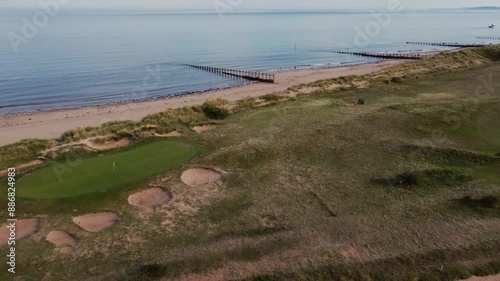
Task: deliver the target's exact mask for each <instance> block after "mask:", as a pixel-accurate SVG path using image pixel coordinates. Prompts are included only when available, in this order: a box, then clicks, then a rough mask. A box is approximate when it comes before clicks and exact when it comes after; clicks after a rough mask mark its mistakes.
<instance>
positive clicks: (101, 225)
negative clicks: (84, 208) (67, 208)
mask: <svg viewBox="0 0 500 281" xmlns="http://www.w3.org/2000/svg"><path fill="white" fill-rule="evenodd" d="M117 221H118V215H117V214H115V213H111V212H106V213H96V214H88V215H83V216H80V217H75V218H73V222H74V223H76V224H77V225H78V226H80V227H81V228H83V229H85V230H87V231H89V232H100V231H103V230H105V229H106V228H108V227H110V226H112V225H114V224H115V223H116V222H117Z"/></svg>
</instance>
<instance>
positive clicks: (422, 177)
mask: <svg viewBox="0 0 500 281" xmlns="http://www.w3.org/2000/svg"><path fill="white" fill-rule="evenodd" d="M472 180H474V178H473V177H472V176H469V175H466V174H464V173H463V172H462V171H461V170H458V169H429V170H423V171H408V172H404V173H401V174H399V175H397V176H395V177H394V178H380V179H375V180H373V181H372V182H373V183H375V184H388V185H391V186H396V187H403V188H412V187H439V186H448V187H450V186H458V185H460V184H464V183H466V182H469V181H472Z"/></svg>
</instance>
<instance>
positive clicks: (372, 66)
mask: <svg viewBox="0 0 500 281" xmlns="http://www.w3.org/2000/svg"><path fill="white" fill-rule="evenodd" d="M399 63H401V61H381V62H377V63H369V64H362V65H355V66H348V67H341V68H326V69H307V70H293V71H287V72H280V73H276V81H277V82H276V83H275V84H267V83H257V84H249V85H244V86H239V87H234V88H229V89H222V90H214V91H207V92H203V93H199V94H190V95H185V96H178V97H171V98H166V99H160V100H153V101H144V102H130V103H123V104H116V105H102V106H89V107H84V108H77V109H61V110H55V111H43V112H33V113H19V114H11V115H3V116H0V134H1V135H2V138H1V139H0V146H1V145H6V144H9V143H13V142H16V141H19V140H21V139H26V138H44V139H55V138H58V137H59V136H60V135H61V134H62V133H64V132H65V131H68V130H72V129H75V128H77V127H85V126H98V125H101V124H102V123H104V122H108V121H110V120H115V121H118V120H140V119H142V118H143V117H145V116H146V115H148V114H153V113H157V112H160V111H163V110H165V109H166V108H177V107H182V106H188V105H197V104H202V103H203V102H204V101H205V100H207V99H215V98H224V99H228V100H230V101H237V100H240V99H242V98H245V97H249V96H250V97H258V96H262V95H265V94H268V93H273V92H282V91H285V90H286V89H287V88H288V87H290V86H293V85H296V84H300V83H308V82H314V81H316V80H320V79H326V78H332V77H340V76H346V75H363V74H366V73H371V72H374V71H378V70H380V69H383V68H385V67H388V66H391V65H395V64H399Z"/></svg>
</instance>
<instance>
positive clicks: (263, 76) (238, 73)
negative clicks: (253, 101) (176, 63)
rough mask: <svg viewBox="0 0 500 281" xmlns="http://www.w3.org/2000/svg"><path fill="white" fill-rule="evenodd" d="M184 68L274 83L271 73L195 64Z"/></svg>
mask: <svg viewBox="0 0 500 281" xmlns="http://www.w3.org/2000/svg"><path fill="white" fill-rule="evenodd" d="M185 66H189V67H193V68H198V69H201V70H205V71H209V72H213V73H216V74H221V75H230V76H235V77H240V78H245V79H249V80H254V81H260V82H266V83H274V81H275V76H274V74H271V73H265V72H258V71H246V70H237V69H229V68H222V67H212V66H205V65H196V64H185Z"/></svg>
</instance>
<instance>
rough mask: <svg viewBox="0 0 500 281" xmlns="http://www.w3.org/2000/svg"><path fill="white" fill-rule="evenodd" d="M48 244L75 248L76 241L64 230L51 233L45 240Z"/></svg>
mask: <svg viewBox="0 0 500 281" xmlns="http://www.w3.org/2000/svg"><path fill="white" fill-rule="evenodd" d="M46 240H47V241H49V242H50V243H52V244H54V245H56V246H58V247H60V246H71V247H75V246H76V239H75V238H74V237H73V236H71V234H69V233H67V232H66V231H64V230H54V231H51V232H50V233H49V234H48V235H47V238H46Z"/></svg>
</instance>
